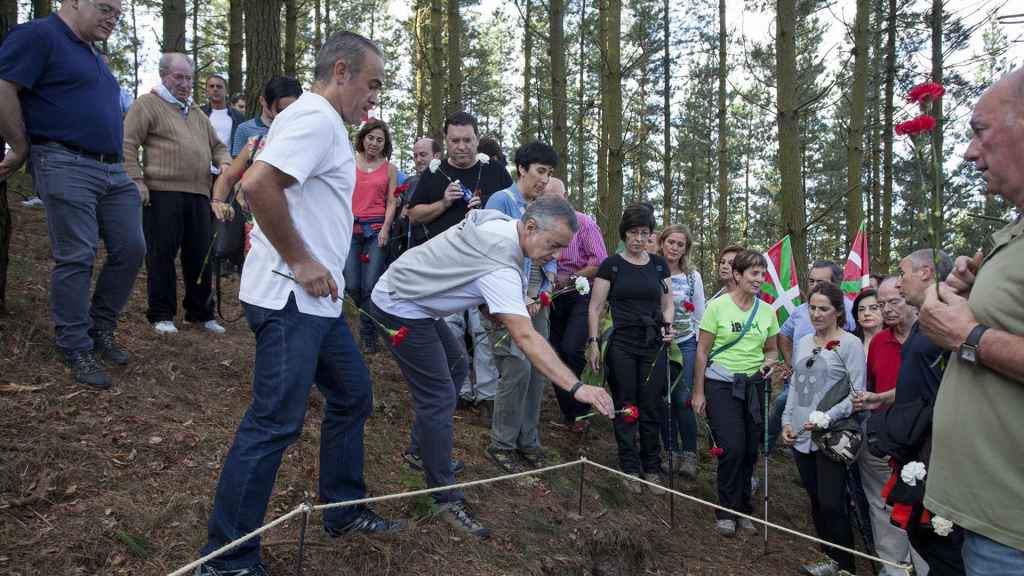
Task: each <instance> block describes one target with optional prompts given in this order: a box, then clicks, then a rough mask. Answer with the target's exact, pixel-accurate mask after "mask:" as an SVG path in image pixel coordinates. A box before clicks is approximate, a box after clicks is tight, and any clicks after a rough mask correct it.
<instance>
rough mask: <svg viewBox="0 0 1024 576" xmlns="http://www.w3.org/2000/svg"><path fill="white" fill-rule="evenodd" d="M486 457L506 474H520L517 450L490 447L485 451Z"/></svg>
mask: <svg viewBox="0 0 1024 576" xmlns="http://www.w3.org/2000/svg"><path fill="white" fill-rule="evenodd" d="M484 456H486V457H487V459H488V460H490V461H491V462H494V464H495V465H496V466H497V467H498V468H501V470H502V471H503V472H504V473H506V474H515V473H516V472H519V463H518V459H517V458H516V451H515V450H503V449H501V448H495V447H494V446H488V447H487V448H485V449H484Z"/></svg>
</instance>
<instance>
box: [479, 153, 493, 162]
mask: <svg viewBox="0 0 1024 576" xmlns="http://www.w3.org/2000/svg"><path fill="white" fill-rule="evenodd" d="M476 159H477V161H479V162H480V163H481V164H490V162H491V157H490V156H488V155H487V154H484V153H483V152H480V153H479V154H477V155H476Z"/></svg>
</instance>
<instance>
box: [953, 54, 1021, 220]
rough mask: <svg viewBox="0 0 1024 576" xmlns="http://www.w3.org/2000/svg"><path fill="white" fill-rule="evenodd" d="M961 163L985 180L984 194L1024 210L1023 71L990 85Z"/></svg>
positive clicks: (980, 102)
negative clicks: (969, 163)
mask: <svg viewBox="0 0 1024 576" xmlns="http://www.w3.org/2000/svg"><path fill="white" fill-rule="evenodd" d="M971 130H972V131H973V132H974V135H973V137H972V138H971V143H970V145H969V146H967V151H966V152H964V159H965V160H967V161H968V162H974V167H975V168H976V169H977V170H978V171H979V172H981V174H982V177H983V178H984V179H985V183H986V187H985V192H986V193H987V194H994V195H999V196H1002V197H1004V198H1006V200H1007V201H1009V202H1010V203H1012V204H1014V205H1015V206H1017V207H1018V208H1024V68H1018V69H1017V70H1014V71H1013V72H1011V73H1009V74H1007V75H1006V76H1004V77H1003V78H1002V79H1000V80H999V81H998V82H996V83H995V84H993V85H992V86H991V87H990V88H989V89H988V90H986V91H985V93H984V94H982V95H981V98H979V99H978V103H977V104H976V105H975V106H974V114H972V115H971Z"/></svg>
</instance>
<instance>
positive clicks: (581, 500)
mask: <svg viewBox="0 0 1024 576" xmlns="http://www.w3.org/2000/svg"><path fill="white" fill-rule="evenodd" d="M583 460H586V458H583ZM586 467H587V464H586V462H581V463H580V502H579V511H578V513H579V515H580V517H581V518H582V517H583V471H584V470H585V469H586Z"/></svg>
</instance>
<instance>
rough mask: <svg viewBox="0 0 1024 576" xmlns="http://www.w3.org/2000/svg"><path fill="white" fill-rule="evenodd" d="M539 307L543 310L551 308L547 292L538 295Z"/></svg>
mask: <svg viewBox="0 0 1024 576" xmlns="http://www.w3.org/2000/svg"><path fill="white" fill-rule="evenodd" d="M540 305H541V306H543V307H545V308H547V307H548V306H551V294H548V293H547V292H541V293H540Z"/></svg>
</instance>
